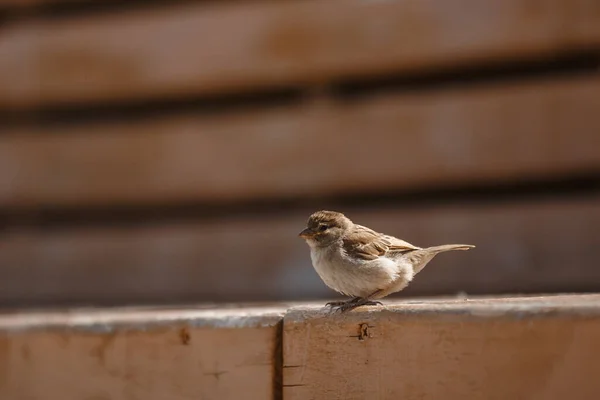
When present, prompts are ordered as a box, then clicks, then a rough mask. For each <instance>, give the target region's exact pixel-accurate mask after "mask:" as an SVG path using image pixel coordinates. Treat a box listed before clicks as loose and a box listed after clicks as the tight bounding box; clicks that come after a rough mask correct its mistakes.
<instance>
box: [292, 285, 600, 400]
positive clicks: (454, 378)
mask: <svg viewBox="0 0 600 400" xmlns="http://www.w3.org/2000/svg"><path fill="white" fill-rule="evenodd" d="M599 304H600V296H599V295H590V296H579V297H577V296H575V297H571V298H569V297H555V298H552V297H550V298H529V299H512V300H502V299H494V300H473V301H467V302H465V301H462V300H457V301H455V302H449V301H444V302H436V301H432V302H424V303H419V302H416V303H412V304H411V303H397V304H395V305H392V306H388V307H380V306H377V307H372V308H365V307H363V308H360V309H357V310H355V311H354V312H352V313H348V314H346V315H344V316H340V315H334V316H332V315H329V314H327V313H326V312H325V311H323V308H321V307H308V308H307V307H298V308H296V309H292V310H290V311H288V313H286V316H285V319H284V333H283V334H284V341H283V359H284V364H283V397H284V398H285V399H286V400H295V399H298V400H300V399H314V400H319V399H327V400H335V399H344V400H353V399H357V400H358V399H367V398H377V399H398V398H402V399H406V400H411V399H419V400H427V399H441V398H443V399H448V400H453V399H465V398H469V399H486V400H488V399H489V400H494V399H498V400H500V399H502V400H503V399H531V400H534V399H540V400H541V399H543V400H552V399H557V400H559V399H565V398H574V399H581V400H592V399H597V398H598V396H599V395H600V381H598V379H597V370H596V365H597V360H598V357H600V348H599V347H598V346H597V342H598V337H600V313H599V312H598V305H599Z"/></svg>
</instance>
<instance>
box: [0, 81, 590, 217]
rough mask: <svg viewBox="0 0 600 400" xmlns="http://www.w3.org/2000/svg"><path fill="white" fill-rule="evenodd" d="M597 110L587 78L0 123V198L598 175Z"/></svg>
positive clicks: (111, 197) (198, 197)
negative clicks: (115, 118)
mask: <svg viewBox="0 0 600 400" xmlns="http://www.w3.org/2000/svg"><path fill="white" fill-rule="evenodd" d="M599 110H600V78H598V75H593V76H584V77H579V78H569V79H567V78H565V79H561V80H556V81H540V82H531V83H527V84H513V85H495V86H486V87H480V88H472V89H469V90H467V89H456V90H448V91H437V92H431V93H423V94H405V95H399V94H396V95H394V94H389V95H378V96H374V97H369V98H367V99H363V100H362V101H356V102H332V103H325V104H321V103H316V104H314V103H310V104H300V105H296V106H285V107H284V106H282V107H276V108H274V109H270V110H257V111H247V112H236V113H226V114H220V115H212V116H207V115H204V116H198V115H196V116H194V115H188V114H186V115H180V116H172V117H163V118H159V117H157V118H147V119H142V120H136V121H124V122H121V123H117V122H115V123H105V124H98V125H90V124H80V125H74V126H55V127H48V128H41V129H37V130H32V129H17V130H10V131H6V132H5V133H4V134H3V135H0V206H4V207H38V206H59V207H64V206H82V205H106V204H113V203H118V204H130V205H141V204H163V203H168V202H178V201H184V202H190V201H212V202H218V201H243V200H249V199H264V198H280V197H284V198H290V197H295V196H320V195H327V196H332V195H344V194H352V193H362V192H368V191H386V190H398V189H421V188H435V187H440V186H442V187H443V186H449V187H451V186H453V185H465V184H472V183H475V184H481V183H489V182H490V181H497V182H502V181H504V182H514V181H520V180H535V179H548V178H552V179H554V178H561V177H568V176H569V175H570V174H573V173H575V174H577V173H589V172H590V171H599V170H600V152H598V151H597V148H598V146H599V145H600V141H599V137H598V132H600V112H599ZM340 146H342V150H341V151H340ZM358 159H360V162H357V160H358Z"/></svg>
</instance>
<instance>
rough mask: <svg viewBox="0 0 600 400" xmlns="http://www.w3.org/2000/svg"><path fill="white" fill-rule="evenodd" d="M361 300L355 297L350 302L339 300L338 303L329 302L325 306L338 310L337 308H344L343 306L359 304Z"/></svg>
mask: <svg viewBox="0 0 600 400" xmlns="http://www.w3.org/2000/svg"><path fill="white" fill-rule="evenodd" d="M359 300H360V297H353V298H352V299H350V300H338V301H330V302H327V303H326V304H325V306H329V307H331V308H336V307H340V306H343V305H345V304H349V303H355V302H357V301H359Z"/></svg>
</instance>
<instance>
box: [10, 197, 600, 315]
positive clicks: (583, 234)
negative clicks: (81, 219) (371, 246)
mask: <svg viewBox="0 0 600 400" xmlns="http://www.w3.org/2000/svg"><path fill="white" fill-rule="evenodd" d="M313 211H315V210H312V209H311V210H308V209H307V210H305V211H304V212H298V213H292V214H288V215H280V214H276V215H273V216H269V215H268V214H264V215H254V216H246V217H239V216H237V217H235V218H234V217H229V218H220V219H219V218H215V219H212V220H210V221H205V222H204V223H200V222H194V221H187V222H184V221H182V222H180V223H174V222H173V223H168V224H167V223H165V224H155V225H151V224H144V225H143V226H139V227H135V226H131V227H123V228H114V227H113V228H108V227H106V228H96V229H94V228H77V229H75V228H72V229H67V228H64V229H60V230H45V231H36V230H31V231H29V230H14V231H12V230H7V231H4V233H3V235H2V236H0V304H24V303H28V304H38V305H49V304H55V303H63V304H64V303H79V304H81V303H83V304H127V303H131V302H152V303H154V304H156V303H157V302H160V303H170V302H179V301H200V300H202V301H246V300H283V299H285V300H292V299H310V298H324V297H330V298H331V297H335V296H336V294H335V293H334V292H333V291H331V290H329V289H328V288H327V287H326V286H325V285H324V284H323V282H322V281H321V280H320V279H319V277H318V275H317V274H316V272H315V271H314V269H313V268H312V266H311V263H310V256H309V250H308V246H307V245H306V244H305V243H304V242H303V241H302V240H301V239H300V238H298V237H297V234H298V232H300V230H302V229H303V227H304V225H305V223H306V219H307V218H308V216H309V214H310V213H312V212H313ZM339 211H343V212H345V213H346V214H347V215H348V216H349V217H350V218H351V219H353V220H354V221H355V222H356V223H360V224H363V225H366V226H369V227H371V228H373V229H376V230H378V231H381V232H385V233H388V234H392V235H395V236H398V237H400V238H402V239H405V240H407V241H409V242H411V243H413V244H415V245H418V246H432V245H438V244H444V243H470V244H474V245H476V246H477V247H476V248H475V249H473V250H470V251H468V252H454V253H447V254H443V255H440V256H438V257H437V258H436V259H435V260H433V261H432V262H431V263H430V264H429V265H428V266H427V268H426V269H425V270H423V271H422V272H421V273H420V274H419V276H418V277H417V278H416V279H415V280H414V281H413V282H412V283H411V285H410V286H409V288H408V289H406V290H405V291H403V292H401V293H400V294H399V296H401V297H404V296H410V295H416V294H418V295H424V294H427V295H431V294H440V293H443V294H456V293H458V292H460V291H465V292H467V293H470V294H474V293H479V294H481V293H519V292H522V291H523V292H529V293H531V292H556V291H581V290H585V291H594V290H600V286H599V284H598V282H600V269H599V268H597V249H598V248H599V247H600V235H599V234H598V227H599V226H600V197H598V196H597V195H596V196H590V197H584V198H573V199H563V200H550V199H545V200H544V199H541V200H538V201H530V202H515V203H504V202H501V203H499V204H493V203H491V204H490V203H487V204H486V203H484V204H478V203H475V202H469V203H460V204H454V205H447V206H440V207H431V206H429V207H428V206H422V207H410V208H406V209H403V208H397V209H393V208H389V207H388V208H379V207H378V208H373V207H371V208H369V207H368V206H364V207H356V208H354V209H343V210H339Z"/></svg>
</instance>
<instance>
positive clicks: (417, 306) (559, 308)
mask: <svg viewBox="0 0 600 400" xmlns="http://www.w3.org/2000/svg"><path fill="white" fill-rule="evenodd" d="M383 303H384V304H383V305H378V306H364V307H359V308H356V309H354V310H352V311H351V312H346V313H339V312H332V311H331V310H330V309H329V308H328V307H324V306H318V305H310V306H306V305H305V306H297V307H292V308H290V309H289V310H288V311H287V312H286V314H285V318H284V321H285V323H295V322H300V321H305V320H306V319H310V318H348V319H352V318H359V319H361V318H364V317H365V316H366V315H368V316H373V314H378V313H379V314H387V315H394V316H400V317H401V316H403V315H406V314H410V315H415V314H421V315H431V314H439V315H444V314H446V315H448V314H454V315H456V314H464V315H471V316H474V317H498V316H512V317H517V318H522V317H535V316H548V315H559V314H568V315H594V316H599V315H600V294H554V295H543V296H523V297H521V296H519V297H479V296H478V297H474V298H466V299H459V298H455V299H448V298H446V299H423V300H416V301H415V300H414V299H411V300H404V301H403V300H395V301H385V300H384V301H383ZM323 304H324V303H323Z"/></svg>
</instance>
